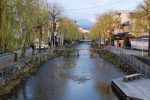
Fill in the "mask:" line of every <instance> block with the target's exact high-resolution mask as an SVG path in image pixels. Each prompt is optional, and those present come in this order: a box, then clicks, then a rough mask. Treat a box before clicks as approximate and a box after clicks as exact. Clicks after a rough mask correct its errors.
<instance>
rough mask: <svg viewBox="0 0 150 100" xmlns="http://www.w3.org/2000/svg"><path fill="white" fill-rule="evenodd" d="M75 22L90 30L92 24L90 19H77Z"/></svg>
mask: <svg viewBox="0 0 150 100" xmlns="http://www.w3.org/2000/svg"><path fill="white" fill-rule="evenodd" d="M77 24H78V25H79V26H81V27H82V28H84V29H86V30H90V29H91V27H92V26H93V25H94V22H92V21H90V20H85V19H84V20H82V19H81V20H78V21H77Z"/></svg>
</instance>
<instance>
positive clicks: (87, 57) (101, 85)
mask: <svg viewBox="0 0 150 100" xmlns="http://www.w3.org/2000/svg"><path fill="white" fill-rule="evenodd" d="M75 48H87V49H88V48H90V45H89V44H87V43H83V44H79V45H77V46H76V47H75ZM74 53H75V52H74V51H71V52H69V54H70V56H67V57H59V58H55V59H52V60H50V61H49V62H48V63H46V64H44V65H42V66H41V67H40V69H39V70H38V72H37V73H36V74H35V75H33V76H31V77H30V78H28V79H27V80H26V81H25V82H22V83H21V84H20V85H19V86H18V87H16V88H15V90H14V91H13V94H12V95H11V97H10V100H117V99H116V97H115V96H114V95H113V93H112V91H111V89H110V82H111V80H112V79H114V78H118V77H121V76H123V75H124V73H123V72H121V71H120V70H119V69H117V68H116V67H115V66H114V65H113V64H111V63H109V62H107V61H106V60H104V59H102V58H100V57H99V56H98V55H97V54H96V53H94V52H91V51H89V50H80V51H79V57H76V56H74V55H73V54H74Z"/></svg>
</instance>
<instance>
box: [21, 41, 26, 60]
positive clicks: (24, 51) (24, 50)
mask: <svg viewBox="0 0 150 100" xmlns="http://www.w3.org/2000/svg"><path fill="white" fill-rule="evenodd" d="M25 54H26V43H24V45H23V47H22V52H21V58H25Z"/></svg>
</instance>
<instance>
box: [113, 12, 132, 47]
mask: <svg viewBox="0 0 150 100" xmlns="http://www.w3.org/2000/svg"><path fill="white" fill-rule="evenodd" d="M116 15H118V18H120V23H119V24H118V25H117V26H116V27H115V28H114V29H113V30H112V32H111V34H110V35H111V41H112V44H113V45H114V46H117V47H121V48H126V47H131V43H130V38H131V25H132V18H131V12H127V11H126V12H116Z"/></svg>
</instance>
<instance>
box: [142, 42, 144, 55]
mask: <svg viewBox="0 0 150 100" xmlns="http://www.w3.org/2000/svg"><path fill="white" fill-rule="evenodd" d="M143 45H144V41H143V39H142V56H143V53H144V52H143V51H144V50H143V49H144V47H143Z"/></svg>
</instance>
